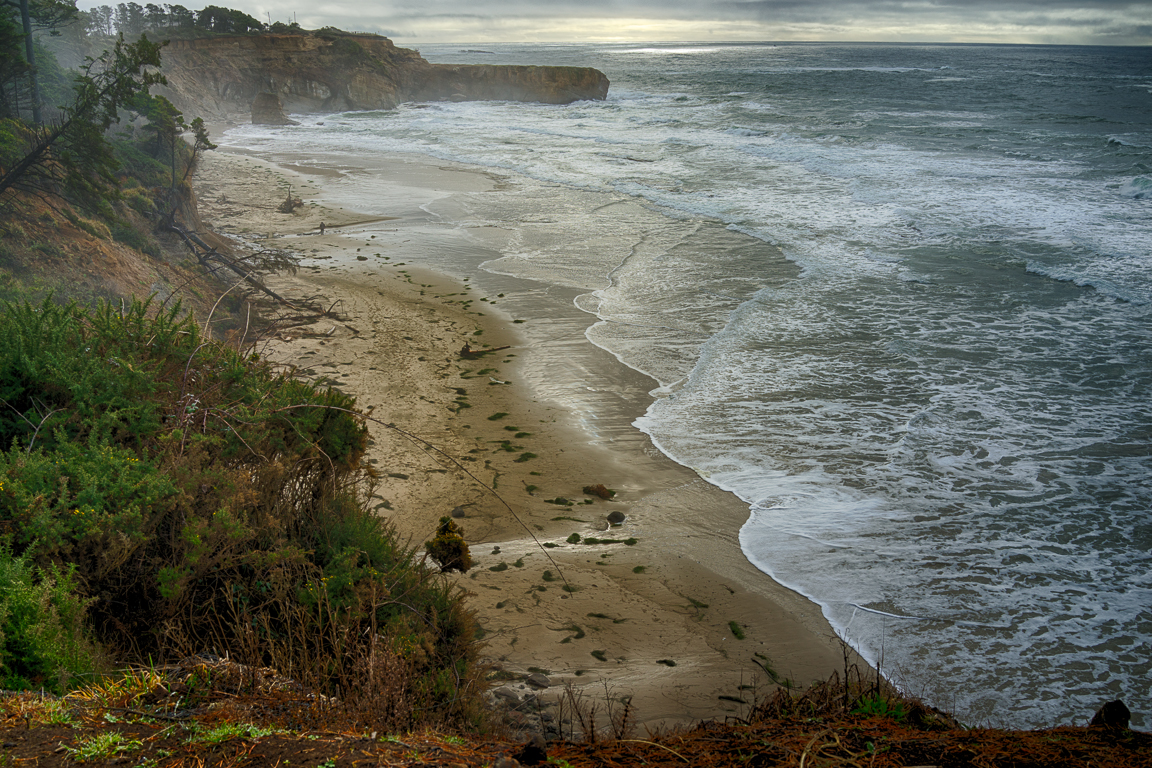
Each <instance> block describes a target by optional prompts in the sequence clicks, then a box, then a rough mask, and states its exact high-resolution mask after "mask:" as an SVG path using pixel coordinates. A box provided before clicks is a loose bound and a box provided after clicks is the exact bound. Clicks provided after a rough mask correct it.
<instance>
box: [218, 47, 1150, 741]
mask: <svg viewBox="0 0 1152 768" xmlns="http://www.w3.org/2000/svg"><path fill="white" fill-rule="evenodd" d="M420 50H421V53H422V54H423V55H424V56H425V57H426V58H428V59H429V60H430V61H434V62H444V63H461V64H464V63H510V64H557V65H565V64H569V65H581V66H593V67H597V68H599V69H601V70H602V71H604V72H605V73H606V74H607V75H608V77H609V78H610V80H611V81H612V86H611V90H610V93H609V97H608V99H607V100H606V101H604V102H579V103H575V104H572V105H568V106H546V105H537V104H518V103H436V104H427V105H405V106H402V107H401V108H399V109H397V110H395V111H390V112H365V113H346V114H342V115H325V116H317V115H303V116H299V115H298V116H295V118H296V119H298V120H299V121H300V122H301V123H302V125H300V126H298V127H289V128H271V127H266V126H243V127H239V128H236V129H233V130H231V131H229V132H228V133H227V134H226V136H225V137H224V141H225V143H227V144H230V145H233V146H238V147H246V148H249V149H252V150H255V151H263V152H275V151H278V150H283V151H291V152H293V153H306V154H307V153H312V154H314V155H316V156H321V155H323V156H325V157H327V158H329V159H331V158H336V159H338V160H339V162H340V163H343V164H346V165H348V166H351V167H355V166H357V165H358V164H359V163H360V162H361V160H363V162H364V163H368V162H369V158H371V157H372V156H373V155H374V154H375V155H378V154H380V153H417V154H422V155H426V156H431V157H434V158H438V159H441V160H445V161H452V162H456V163H465V164H470V165H474V166H481V167H484V168H487V169H492V171H494V172H495V173H496V174H498V175H499V177H500V178H501V179H504V182H503V185H502V187H501V191H500V192H499V193H489V194H487V195H475V196H473V198H470V199H464V200H463V202H461V201H459V200H457V201H456V202H455V203H454V206H455V207H454V208H453V209H452V211H451V213H450V215H449V213H448V212H446V211H437V209H436V206H435V205H432V206H429V207H428V210H429V215H430V216H433V217H435V216H440V217H441V219H442V220H443V221H445V222H449V223H451V224H452V225H453V226H460V227H463V228H465V229H466V230H468V231H474V232H476V233H477V235H476V236H477V237H478V238H479V237H480V233H481V232H482V231H483V230H484V228H486V227H488V228H492V227H495V228H500V227H502V226H504V225H506V224H507V223H508V222H515V223H516V224H517V232H518V233H519V234H517V236H516V239H514V240H513V241H508V242H505V243H504V244H503V245H502V246H501V250H500V251H499V253H496V254H494V255H493V254H490V255H492V256H493V257H492V258H486V259H485V260H484V262H483V263H482V264H475V263H467V264H465V263H463V262H461V261H460V259H461V258H464V257H462V256H459V254H445V255H444V256H443V257H442V259H441V260H440V261H439V262H437V263H431V264H429V265H428V266H431V267H434V268H439V269H443V270H444V271H447V272H449V273H453V274H469V275H474V277H473V279H474V280H479V281H482V280H483V279H484V276H485V275H490V276H492V279H495V276H505V277H509V276H510V277H513V278H520V279H523V280H524V281H526V282H525V283H524V284H532V285H539V286H544V288H545V289H547V288H548V286H556V287H559V288H565V289H575V293H574V295H576V298H575V304H576V306H577V307H579V308H580V309H581V310H583V311H584V312H586V313H587V324H588V328H587V331H586V333H585V335H586V336H587V338H588V339H589V340H590V341H591V342H592V343H594V344H596V345H597V346H600V347H602V348H604V349H606V350H608V351H610V352H611V353H612V354H613V355H615V356H616V357H617V358H618V359H619V360H620V361H621V362H623V363H624V364H625V365H627V366H630V367H632V368H634V369H636V370H638V371H641V372H644V373H646V374H648V375H650V376H651V377H652V378H653V379H654V380H655V381H656V382H658V386H656V387H654V389H653V391H652V393H651V403H650V404H649V405H648V407H647V411H646V412H645V413H644V414H643V415H642V416H641V417H640V418H638V419H637V420H636V421H635V425H634V426H635V428H637V429H640V430H642V431H643V432H644V433H646V434H647V435H648V436H650V438H651V440H652V442H653V443H654V444H655V445H656V446H657V447H658V448H659V450H661V451H663V452H664V453H665V454H667V455H668V456H669V457H671V458H672V459H673V460H675V461H677V462H679V463H681V464H683V465H685V466H688V467H690V468H692V469H693V470H695V471H696V472H697V473H699V474H700V476H701V477H703V478H705V479H706V480H708V481H709V482H711V483H713V484H715V485H717V486H719V487H721V488H724V489H726V490H729V491H731V492H733V493H735V494H736V495H738V496H739V497H740V498H741V499H743V500H744V501H745V502H747V504H748V506H749V519H748V521H747V523H746V524H745V525H744V527H743V529H742V530H741V533H740V542H741V546H742V547H743V550H744V552H745V554H746V555H747V557H748V558H749V559H750V560H751V561H752V562H753V563H754V564H755V565H756V566H757V567H758V568H760V569H761V570H762V571H764V572H765V573H766V574H767V575H769V576H771V578H773V579H775V580H776V581H778V582H780V583H782V584H784V585H786V586H788V587H790V588H792V589H794V590H796V591H798V592H800V593H801V594H803V595H805V596H807V597H809V598H810V599H812V600H813V601H815V602H816V603H818V604H819V605H820V606H821V608H822V610H823V612H824V615H825V616H826V617H827V619H828V620H829V621H830V622H831V624H832V625H833V627H834V628H835V629H836V630H837V632H838V633H840V635H841V636H842V637H843V638H845V639H846V640H848V642H850V643H851V644H852V645H853V646H854V647H856V648H857V649H858V650H860V651H861V652H862V653H863V654H864V655H865V657H866V658H868V659H869V660H871V661H872V662H874V663H877V664H879V665H880V666H881V668H882V669H883V671H884V672H885V673H886V674H887V675H889V676H890V677H891V678H892V679H893V680H894V681H896V682H897V683H898V684H900V685H901V686H902V687H904V688H905V689H906V690H908V691H909V692H911V693H913V694H917V695H921V696H924V697H925V698H926V699H927V700H928V701H930V702H932V703H934V704H937V705H939V706H942V707H945V708H949V709H952V710H955V711H956V712H958V713H959V715H960V716H961V718H962V719H963V720H964V721H966V722H968V723H971V724H977V725H979V724H991V725H1005V726H1015V727H1025V726H1027V727H1038V726H1051V725H1056V724H1067V723H1081V724H1082V723H1083V722H1085V721H1086V719H1087V717H1088V716H1090V714H1091V713H1092V712H1093V711H1094V710H1095V709H1096V708H1097V707H1098V706H1099V705H1100V704H1101V703H1103V702H1104V701H1107V700H1110V699H1114V698H1121V699H1122V700H1124V701H1125V702H1126V703H1127V704H1128V706H1129V707H1130V708H1131V709H1132V711H1133V713H1134V720H1133V724H1134V726H1135V727H1141V728H1147V727H1149V726H1152V717H1150V715H1152V647H1150V641H1152V573H1150V572H1152V555H1150V552H1152V324H1150V320H1152V56H1150V55H1149V53H1148V50H1147V49H1137V48H1093V47H1083V48H1081V47H1047V46H979V45H887V44H883V45H882V44H871V45H867V44H834V43H826V44H816V43H813V44H769V43H762V44H752V43H749V44H677V45H665V44H653V45H627V44H599V45H598V44H580V45H536V44H517V45H495V46H493V45H476V46H446V45H436V46H422V47H421V48H420ZM347 183H348V184H349V185H350V188H351V187H355V186H356V185H360V186H361V187H364V186H365V185H368V186H370V181H369V180H367V179H365V178H364V177H363V176H359V177H357V176H355V175H350V176H349V177H348V182H347ZM349 194H350V195H351V196H352V197H353V198H354V197H355V194H356V192H355V190H354V189H351V190H350V192H349ZM363 194H364V195H365V196H366V197H367V196H369V194H370V193H369V192H367V191H365V192H364V193H363ZM537 225H539V226H537ZM537 230H538V234H534V233H536V232H537ZM453 259H456V261H453ZM473 284H474V285H475V284H476V283H473Z"/></svg>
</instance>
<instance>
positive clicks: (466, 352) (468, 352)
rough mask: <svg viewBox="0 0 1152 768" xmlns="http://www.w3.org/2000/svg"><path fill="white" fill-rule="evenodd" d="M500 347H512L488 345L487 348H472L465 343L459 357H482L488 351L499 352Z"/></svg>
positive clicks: (474, 358) (468, 358)
mask: <svg viewBox="0 0 1152 768" xmlns="http://www.w3.org/2000/svg"><path fill="white" fill-rule="evenodd" d="M502 349H512V347H511V345H509V346H504V347H489V348H487V349H472V347H470V346H468V345H467V344H465V345H464V347H463V348H462V349H461V350H460V357H462V358H464V359H465V360H476V359H477V358H480V357H483V356H484V355H486V354H488V353H489V352H499V351H500V350H502Z"/></svg>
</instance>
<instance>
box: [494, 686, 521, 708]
mask: <svg viewBox="0 0 1152 768" xmlns="http://www.w3.org/2000/svg"><path fill="white" fill-rule="evenodd" d="M492 695H493V696H495V697H496V698H498V699H503V700H504V701H507V702H511V703H513V704H519V703H520V697H519V696H517V695H516V691H514V690H512V689H511V688H509V687H508V686H506V685H505V686H501V687H500V688H497V689H496V690H494V691H492Z"/></svg>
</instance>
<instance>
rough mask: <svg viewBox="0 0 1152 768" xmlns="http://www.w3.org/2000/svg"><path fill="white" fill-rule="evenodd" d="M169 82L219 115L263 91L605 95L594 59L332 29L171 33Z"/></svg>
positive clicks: (323, 101)
mask: <svg viewBox="0 0 1152 768" xmlns="http://www.w3.org/2000/svg"><path fill="white" fill-rule="evenodd" d="M162 71H163V73H164V75H165V77H167V79H168V86H167V87H166V88H161V89H158V92H159V93H162V94H163V95H165V96H167V97H168V98H169V99H170V100H171V101H172V102H173V103H174V104H175V105H176V106H177V107H178V108H179V109H181V110H183V111H185V112H187V113H190V114H195V115H199V116H202V117H205V118H207V119H210V120H211V119H223V118H227V117H230V116H235V115H236V114H237V113H240V112H244V113H247V112H249V110H250V109H251V105H252V102H253V100H254V99H255V98H256V95H257V94H259V93H272V94H275V95H276V96H278V97H279V98H280V100H281V103H282V104H283V106H284V109H285V111H287V112H340V111H347V110H375V109H393V108H395V107H396V106H397V105H398V104H401V103H403V102H410V101H442V100H454V101H466V100H468V101H476V100H507V101H535V102H543V103H548V104H567V103H570V102H573V101H579V100H582V99H604V98H605V97H606V96H607V94H608V78H607V77H605V76H604V74H603V73H602V72H600V71H598V70H596V69H592V68H590V67H547V66H539V67H537V66H495V65H476V66H449V65H437V64H431V63H429V62H428V61H425V60H424V58H423V57H421V56H420V54H419V53H417V52H416V51H413V50H409V49H407V48H398V47H397V46H396V45H394V44H393V43H392V41H391V40H389V39H388V38H386V37H381V36H379V35H367V34H363V35H357V34H342V33H341V34H338V33H325V32H316V33H301V34H290V35H277V34H269V35H254V36H231V37H212V38H203V39H191V40H174V41H172V42H171V43H170V44H169V46H168V47H167V48H165V49H164V65H163V70H162Z"/></svg>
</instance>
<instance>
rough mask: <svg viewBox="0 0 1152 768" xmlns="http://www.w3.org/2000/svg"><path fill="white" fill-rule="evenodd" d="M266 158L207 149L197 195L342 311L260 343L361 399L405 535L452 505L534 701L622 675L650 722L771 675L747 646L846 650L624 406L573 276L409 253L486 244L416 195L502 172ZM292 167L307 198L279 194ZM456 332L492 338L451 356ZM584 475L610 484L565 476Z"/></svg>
mask: <svg viewBox="0 0 1152 768" xmlns="http://www.w3.org/2000/svg"><path fill="white" fill-rule="evenodd" d="M275 159H276V160H277V161H278V162H277V164H273V163H270V162H267V161H265V160H261V159H257V158H253V157H248V156H244V155H240V154H227V153H225V152H219V151H218V152H213V153H209V154H208V155H207V157H206V158H205V160H204V163H203V165H202V167H201V169H200V171H199V172H198V175H197V180H196V189H197V193H198V195H199V197H200V208H201V214H202V217H203V219H204V220H205V221H206V222H210V223H212V224H213V225H214V226H215V227H217V228H218V229H219V230H221V231H222V232H223V233H224V234H230V235H234V236H237V237H239V238H241V239H244V240H246V241H247V242H248V244H249V245H253V246H257V247H270V248H290V249H293V250H295V251H298V252H300V253H301V254H302V255H303V256H304V257H305V258H304V259H303V261H302V263H301V268H300V270H299V272H298V273H297V274H296V275H294V276H282V277H278V278H276V280H274V281H273V286H274V288H275V289H276V290H277V291H279V292H281V293H282V294H284V295H286V296H291V297H305V296H315V295H323V296H325V297H327V300H328V302H329V303H332V302H336V303H337V307H338V310H339V312H340V313H341V316H342V318H343V319H341V320H339V321H336V320H331V319H321V320H319V321H318V322H316V323H315V324H312V325H309V326H301V327H297V328H290V329H286V330H284V331H283V332H282V333H281V334H280V337H279V338H277V339H275V340H272V341H270V342H269V343H268V346H267V349H266V351H265V352H266V354H268V355H270V356H272V357H273V358H274V359H276V360H279V361H282V362H284V363H286V364H289V365H292V366H295V367H296V368H297V369H298V370H299V371H300V372H302V373H303V374H304V375H306V376H310V377H313V378H322V379H325V380H328V381H331V382H333V383H334V384H336V385H337V386H339V387H341V388H342V389H344V390H345V391H347V392H349V393H350V394H353V395H355V396H356V397H357V399H358V401H359V403H360V405H361V406H362V407H364V408H369V409H371V416H372V417H373V419H375V420H376V421H375V422H374V423H373V424H372V425H371V431H372V446H371V450H370V454H369V458H368V460H369V462H371V464H372V466H373V467H374V468H375V470H376V473H377V475H378V485H377V487H376V488H375V489H374V496H373V499H372V505H373V506H374V507H375V508H376V510H377V511H378V513H379V514H381V515H384V516H386V517H387V518H388V519H389V520H391V521H392V522H393V523H394V525H395V526H396V529H397V531H398V532H400V534H401V535H402V536H404V537H410V538H411V539H412V540H413V541H414V542H420V541H424V540H426V539H428V538H431V536H432V535H433V534H434V530H435V527H436V525H437V522H438V520H439V518H440V517H441V516H443V515H449V514H452V513H453V511H454V510H455V514H456V515H457V516H459V517H458V520H457V522H458V523H459V524H460V525H461V526H462V527H463V529H464V532H465V538H466V539H467V541H468V543H469V546H470V548H471V552H472V555H473V559H474V562H475V565H474V567H473V568H472V570H471V571H470V572H469V573H467V574H466V575H462V576H454V577H452V578H455V579H457V580H458V582H459V584H460V585H461V586H462V587H463V588H465V589H466V590H468V591H469V593H470V598H469V601H470V605H471V607H472V608H473V609H474V610H475V612H476V614H477V617H478V620H479V623H480V626H481V627H482V628H483V633H484V640H485V642H486V644H487V645H486V649H485V656H486V658H487V659H488V661H489V662H490V663H492V664H493V665H494V667H496V668H497V669H498V670H503V672H505V673H515V674H517V675H523V674H528V673H529V672H533V671H539V672H542V673H543V674H545V675H547V676H548V677H549V679H550V681H551V684H552V686H551V687H550V688H548V689H547V690H545V691H543V692H542V693H540V695H541V697H542V699H544V700H547V699H548V698H549V697H552V698H555V697H556V696H557V695H559V691H560V690H561V688H562V686H564V685H565V684H566V683H572V684H573V685H576V686H580V687H581V688H583V689H584V690H586V691H587V693H588V695H589V696H591V697H594V698H599V697H603V695H604V693H605V691H606V690H607V691H610V692H611V694H612V695H613V696H614V697H622V696H631V697H632V698H631V702H632V705H633V708H634V714H635V716H636V718H637V722H638V724H641V725H643V726H647V727H649V728H653V729H655V728H659V727H664V726H669V725H673V724H677V723H685V722H691V721H697V720H701V719H705V718H720V719H722V718H723V717H725V716H728V715H739V714H742V713H743V712H744V711H746V710H747V706H748V705H747V704H741V703H739V701H736V700H739V699H743V700H744V701H746V702H750V701H751V700H752V697H753V696H754V695H761V696H763V695H765V694H767V693H768V692H770V690H771V687H772V686H771V683H770V681H769V679H768V678H767V676H766V675H765V674H764V673H763V672H762V671H760V670H759V669H758V667H757V666H756V665H755V664H754V659H755V658H756V657H757V655H759V657H760V659H761V660H766V661H767V662H768V663H770V664H771V666H772V667H773V668H774V669H775V670H776V671H777V672H778V673H779V674H780V675H782V676H785V677H788V678H790V679H792V680H794V681H795V682H797V683H800V684H805V683H808V682H811V681H813V680H815V679H820V678H825V677H827V676H828V675H829V674H830V673H831V672H832V671H834V670H837V669H839V668H841V667H842V664H843V661H842V655H841V646H840V643H839V641H838V640H837V638H836V636H835V634H834V633H833V631H832V629H831V628H830V627H829V626H828V624H827V622H826V621H825V620H824V618H823V617H822V615H821V614H820V611H819V609H818V607H817V606H816V605H814V604H813V603H811V602H810V601H808V600H806V599H805V598H803V597H801V596H799V595H797V594H795V593H793V592H791V591H790V590H787V589H785V588H783V587H781V586H779V585H777V584H776V583H775V582H773V581H772V580H771V579H769V578H768V577H767V576H766V575H764V574H763V573H762V572H760V571H759V570H757V569H756V568H755V567H753V566H752V565H751V564H749V563H748V561H747V559H746V558H745V557H744V556H743V553H742V552H741V551H740V547H739V542H738V539H737V535H738V531H739V528H740V526H741V525H742V524H743V523H744V521H745V520H746V518H747V515H748V510H747V507H746V505H745V504H744V503H743V502H741V501H740V500H739V499H737V498H736V497H735V496H733V495H731V494H729V493H726V492H723V491H720V490H718V489H717V488H715V487H714V486H711V485H709V484H708V483H706V482H704V481H703V480H701V479H700V478H699V477H698V476H697V475H696V474H695V473H693V472H692V471H690V470H688V469H686V468H684V467H681V466H680V465H678V464H676V463H674V462H672V461H670V460H669V459H667V458H666V457H665V456H663V454H661V453H660V452H659V451H658V450H656V449H655V447H654V446H652V444H651V442H650V441H649V440H648V439H647V437H646V436H645V435H643V434H642V433H640V432H639V431H638V430H635V429H634V428H632V427H631V426H629V425H630V424H631V422H632V420H634V419H635V418H636V417H637V416H639V415H640V414H641V413H642V411H643V408H644V407H645V405H646V403H647V402H648V397H649V396H648V394H647V393H648V392H649V391H650V390H651V389H652V388H653V387H655V386H656V383H655V382H654V381H652V380H651V379H649V378H648V377H646V376H643V375H641V374H639V373H637V372H635V371H632V370H631V369H628V368H626V367H625V366H623V365H621V364H620V363H619V362H617V361H616V360H615V358H614V357H612V356H611V355H610V354H608V353H607V352H604V351H603V350H600V349H599V348H597V347H595V346H593V345H592V344H590V343H589V342H588V341H587V340H586V339H585V337H584V335H583V332H584V329H585V328H586V327H587V326H588V325H590V324H591V322H592V320H593V318H592V316H590V315H586V314H584V313H581V312H579V310H577V309H575V308H574V307H572V306H571V300H572V297H573V296H574V295H575V292H572V291H568V292H566V291H565V290H563V289H557V288H555V287H551V286H546V285H544V284H541V283H536V282H534V281H530V280H515V279H511V278H509V279H507V280H506V281H505V282H504V283H501V284H500V285H501V288H502V295H497V294H493V295H489V294H488V293H485V292H484V291H483V290H481V289H479V288H476V287H473V286H472V285H470V283H472V282H473V280H472V277H473V275H469V274H466V273H463V272H461V273H458V274H455V275H445V274H440V273H438V272H434V271H432V270H430V269H427V268H425V267H423V266H422V264H426V263H427V261H428V260H429V259H431V258H432V257H433V256H434V255H435V254H440V253H444V252H447V251H448V250H452V251H454V252H460V253H469V254H470V253H472V252H473V251H485V249H486V248H487V249H489V250H488V252H480V253H477V254H476V257H475V259H474V260H473V261H474V263H476V264H479V263H481V262H482V261H485V260H488V259H491V258H493V256H497V257H498V256H499V255H500V253H499V243H500V242H501V240H502V239H504V238H506V237H507V236H508V233H506V232H504V233H495V235H493V236H491V237H477V236H476V234H477V233H475V232H468V231H467V230H466V229H464V228H461V227H460V226H459V222H453V221H447V220H445V219H444V218H443V217H442V216H435V215H432V214H430V213H429V212H428V211H429V204H430V203H432V202H436V203H437V209H438V210H441V211H442V210H451V208H452V206H451V202H452V196H453V195H457V194H470V195H475V194H483V193H484V192H485V191H486V190H489V189H493V188H496V187H497V186H498V185H500V184H502V183H503V181H502V179H501V178H500V177H499V176H496V175H493V174H490V173H487V172H483V171H478V170H474V169H470V168H466V167H462V166H450V165H447V164H442V163H436V162H435V161H432V160H423V159H420V158H415V157H407V156H404V157H400V156H398V157H391V158H382V159H380V161H379V164H378V166H377V167H376V168H374V169H371V171H369V172H364V171H361V170H359V169H347V168H340V166H339V162H338V161H336V160H333V161H332V162H329V163H325V162H320V163H314V162H308V163H307V164H301V163H295V162H294V161H293V158H290V157H278V158H275ZM289 185H291V188H292V192H293V195H294V196H299V197H301V198H302V199H303V201H304V206H303V207H302V208H299V209H297V211H296V212H295V213H293V214H282V213H278V212H277V211H276V206H277V205H278V204H279V203H280V202H281V201H282V200H283V199H284V197H285V195H286V194H287V189H288V186H289ZM365 188H369V189H370V190H371V194H364V193H363V192H362V190H364V189H365ZM322 221H323V222H324V223H325V226H326V229H325V233H324V234H323V235H321V234H320V231H319V226H320V223H321V222H322ZM481 234H483V233H481ZM486 241H487V242H489V243H490V245H488V246H483V245H482V244H483V243H484V242H486ZM465 261H466V260H465ZM473 274H475V273H473ZM486 284H490V281H488V282H487V283H486ZM465 343H467V344H469V345H470V347H471V348H473V349H475V350H483V349H484V348H485V346H487V347H489V348H497V347H504V346H507V347H509V348H508V349H503V350H500V351H494V352H487V353H484V354H481V355H478V356H475V357H461V355H460V350H461V348H462V346H463V345H464V344H465ZM566 391H571V392H572V395H573V396H572V397H567V396H565V392H566ZM577 391H579V396H576V393H577ZM589 392H592V393H593V394H594V395H595V397H593V398H592V399H591V400H590V399H589V397H588V396H587V393H589ZM589 402H592V403H594V407H593V408H591V409H590V407H589V405H588V403H589ZM388 424H391V425H394V426H395V427H396V428H398V429H390V428H388V427H386V426H384V425H388ZM400 430H402V432H401V431H400ZM595 484H602V485H604V486H606V487H607V488H610V489H614V490H615V491H616V495H615V496H614V497H613V498H612V499H611V500H603V499H600V498H598V497H596V496H595V495H593V494H589V493H584V492H583V491H582V489H583V488H584V487H585V486H588V485H595ZM561 498H562V499H566V500H568V501H569V502H570V504H569V503H557V502H558V499H561ZM612 512H619V513H622V514H623V515H624V516H625V519H624V522H623V523H622V524H621V525H613V526H610V525H609V523H608V521H607V516H608V515H609V514H610V513H612ZM461 515H462V516H461ZM589 539H592V540H595V541H598V542H599V543H591V544H589V543H588V540H589ZM733 622H735V624H736V625H738V626H737V627H736V629H737V630H738V631H739V634H740V635H742V639H740V638H738V637H737V634H736V632H735V631H734V629H733V626H732V623H733ZM509 676H510V675H507V674H505V675H502V677H509ZM507 686H508V687H509V688H510V689H511V690H512V692H515V693H517V694H520V695H523V694H525V693H527V692H528V690H529V689H527V688H526V687H525V686H524V684H523V683H521V682H517V681H515V680H513V681H510V682H509V683H507ZM585 686H587V687H586V688H585ZM750 686H751V687H750Z"/></svg>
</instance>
